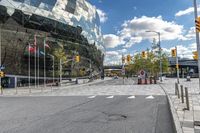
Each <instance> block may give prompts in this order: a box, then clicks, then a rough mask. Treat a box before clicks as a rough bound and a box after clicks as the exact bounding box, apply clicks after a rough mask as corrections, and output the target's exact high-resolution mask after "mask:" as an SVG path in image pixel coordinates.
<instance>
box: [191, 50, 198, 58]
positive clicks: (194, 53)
mask: <svg viewBox="0 0 200 133" xmlns="http://www.w3.org/2000/svg"><path fill="white" fill-rule="evenodd" d="M192 53H193V59H194V60H198V52H197V51H195V52H192Z"/></svg>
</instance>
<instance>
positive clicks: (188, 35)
mask: <svg viewBox="0 0 200 133" xmlns="http://www.w3.org/2000/svg"><path fill="white" fill-rule="evenodd" d="M88 1H89V2H90V3H92V4H93V5H95V6H96V8H97V9H98V12H99V14H100V18H101V21H102V22H101V27H102V33H103V35H104V41H105V47H106V59H105V64H118V63H120V61H121V60H120V58H121V55H122V54H125V55H126V54H131V55H133V54H135V53H137V52H141V51H143V50H146V49H147V48H151V43H152V42H153V38H155V39H157V35H156V34H154V33H147V32H145V31H146V30H156V31H158V32H161V40H162V42H161V46H162V48H163V51H164V52H170V49H172V48H173V47H174V46H178V53H180V56H181V57H185V58H192V51H195V49H196V44H195V32H194V31H195V30H194V14H193V8H192V7H193V1H191V0H166V1H163V0H150V1H149V0H88ZM198 4H200V2H198ZM199 13H200V12H199Z"/></svg>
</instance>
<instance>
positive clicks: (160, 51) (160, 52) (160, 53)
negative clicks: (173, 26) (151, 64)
mask: <svg viewBox="0 0 200 133" xmlns="http://www.w3.org/2000/svg"><path fill="white" fill-rule="evenodd" d="M157 34H158V38H159V56H160V82H162V49H161V44H160V32H157Z"/></svg>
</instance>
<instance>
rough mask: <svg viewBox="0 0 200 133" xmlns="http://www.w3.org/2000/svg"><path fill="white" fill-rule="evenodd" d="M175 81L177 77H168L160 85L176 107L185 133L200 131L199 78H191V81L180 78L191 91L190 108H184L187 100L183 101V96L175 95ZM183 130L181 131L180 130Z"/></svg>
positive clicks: (182, 83)
mask: <svg viewBox="0 0 200 133" xmlns="http://www.w3.org/2000/svg"><path fill="white" fill-rule="evenodd" d="M175 82H176V79H169V78H167V79H166V80H164V82H163V83H161V84H160V86H161V87H162V88H163V89H164V90H165V91H166V93H167V94H168V96H169V98H170V100H171V102H172V106H173V107H174V109H175V111H176V112H175V113H176V114H177V116H178V121H179V122H180V125H181V128H182V131H183V132H184V133H200V94H199V89H198V88H199V81H198V79H191V81H190V82H188V81H186V79H180V84H179V90H180V85H183V87H188V92H189V106H190V110H189V111H188V110H184V108H186V102H185V98H184V103H182V101H181V98H178V96H177V95H175ZM180 132H181V131H180Z"/></svg>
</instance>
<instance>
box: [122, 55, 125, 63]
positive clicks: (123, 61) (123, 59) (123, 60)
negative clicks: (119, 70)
mask: <svg viewBox="0 0 200 133" xmlns="http://www.w3.org/2000/svg"><path fill="white" fill-rule="evenodd" d="M124 63H125V57H124V56H122V64H124Z"/></svg>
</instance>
